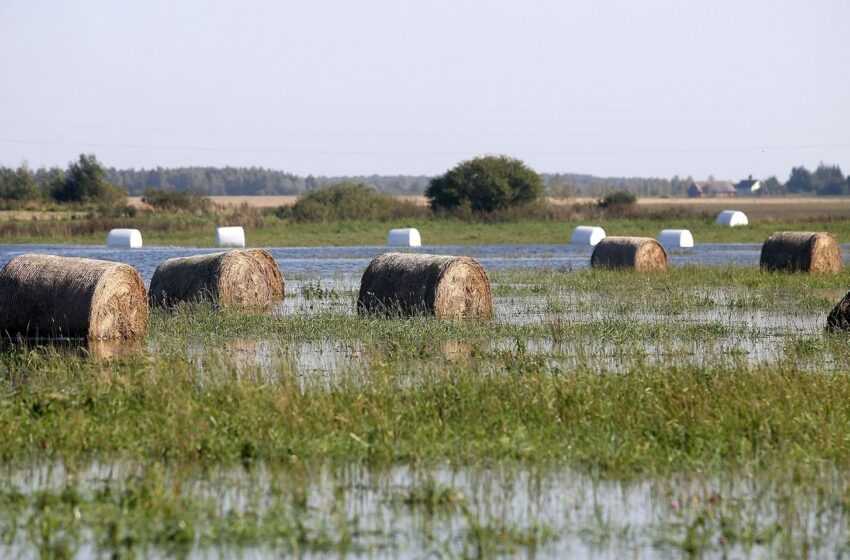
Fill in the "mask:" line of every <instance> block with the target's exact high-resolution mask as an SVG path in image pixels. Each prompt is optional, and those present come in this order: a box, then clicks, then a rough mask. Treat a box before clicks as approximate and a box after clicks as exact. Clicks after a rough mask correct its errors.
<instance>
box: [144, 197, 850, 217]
mask: <svg viewBox="0 0 850 560" xmlns="http://www.w3.org/2000/svg"><path fill="white" fill-rule="evenodd" d="M209 198H210V199H211V200H212V201H213V202H214V203H215V204H222V205H227V206H239V205H241V204H247V205H248V206H251V207H255V208H276V207H278V206H292V205H293V204H295V202H296V201H297V200H298V197H297V196H290V195H287V196H210V197H209ZM395 198H397V199H400V200H408V201H411V202H414V203H416V204H417V205H421V206H427V204H428V201H427V200H426V199H425V197H424V196H396V197H395ZM595 200H596V199H594V198H582V197H579V198H569V199H562V198H549V199H548V201H549V202H550V203H552V204H576V203H591V202H594V201H595ZM130 204H132V205H135V206H141V205H142V199H141V197H138V196H136V197H130ZM638 206H640V207H647V208H672V209H680V208H685V209H696V210H700V211H705V212H709V213H712V214H717V213H718V212H720V211H721V210H725V209H727V208H733V209H735V210H741V211H742V212H744V213H746V214H747V215H748V216H749V215H752V216H753V217H755V218H770V219H794V218H810V217H813V216H824V217H826V216H841V217H847V216H849V215H850V198H848V197H799V196H788V197H749V198H747V197H737V198H639V199H638Z"/></svg>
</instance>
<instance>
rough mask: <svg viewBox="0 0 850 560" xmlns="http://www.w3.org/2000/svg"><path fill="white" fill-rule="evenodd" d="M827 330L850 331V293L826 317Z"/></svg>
mask: <svg viewBox="0 0 850 560" xmlns="http://www.w3.org/2000/svg"><path fill="white" fill-rule="evenodd" d="M826 328H827V329H829V330H842V331H846V330H850V292H847V294H846V295H845V296H844V297H843V298H841V300H840V301H839V302H838V303H837V304H836V306H835V307H834V308H833V309H832V311H830V312H829V315H827V316H826Z"/></svg>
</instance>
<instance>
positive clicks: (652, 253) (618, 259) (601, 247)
mask: <svg viewBox="0 0 850 560" xmlns="http://www.w3.org/2000/svg"><path fill="white" fill-rule="evenodd" d="M590 266H591V268H632V269H634V270H636V271H638V272H649V271H655V270H667V253H666V252H665V251H664V247H662V246H661V244H660V243H659V242H658V241H656V240H655V239H652V238H651V237H606V238H605V239H603V240H602V241H600V242H599V243H598V244H597V245H596V247H595V248H594V249H593V254H592V255H591V256H590Z"/></svg>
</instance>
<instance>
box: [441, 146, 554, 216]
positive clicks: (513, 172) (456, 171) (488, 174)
mask: <svg viewBox="0 0 850 560" xmlns="http://www.w3.org/2000/svg"><path fill="white" fill-rule="evenodd" d="M425 194H426V196H427V197H428V201H429V202H430V204H431V208H433V209H434V210H438V209H449V210H451V209H454V208H458V207H464V206H468V207H469V208H471V209H472V210H473V211H475V212H492V211H494V210H503V209H506V208H510V207H512V206H518V205H521V204H526V203H528V202H532V201H534V200H537V199H538V198H540V197H541V196H542V195H543V181H542V180H541V179H540V176H539V175H538V174H537V173H536V172H535V171H534V170H532V169H531V168H529V167H528V166H526V165H525V164H524V163H523V162H522V161H520V160H518V159H514V158H509V157H507V156H486V157H479V158H475V159H471V160H469V161H464V162H462V163H460V164H458V165H457V166H455V167H454V168H452V169H450V170H449V171H447V172H446V173H445V174H444V175H441V176H439V177H435V178H434V179H433V180H432V181H431V184H430V185H429V186H428V190H427V191H426V193H425Z"/></svg>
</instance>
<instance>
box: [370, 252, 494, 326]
mask: <svg viewBox="0 0 850 560" xmlns="http://www.w3.org/2000/svg"><path fill="white" fill-rule="evenodd" d="M357 308H358V311H359V312H360V313H361V314H381V315H402V316H412V315H416V314H426V315H434V316H436V317H439V318H444V319H460V318H468V317H480V318H490V317H492V316H493V292H492V289H491V287H490V279H489V278H488V277H487V272H485V271H484V268H483V267H482V266H481V265H480V264H479V263H478V261H476V260H475V259H472V258H469V257H452V256H443V255H416V254H406V253H383V254H381V255H378V256H377V257H375V258H374V259H372V262H371V263H369V266H368V267H366V271H365V272H364V273H363V279H362V280H361V281H360V296H359V297H358V298H357Z"/></svg>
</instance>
